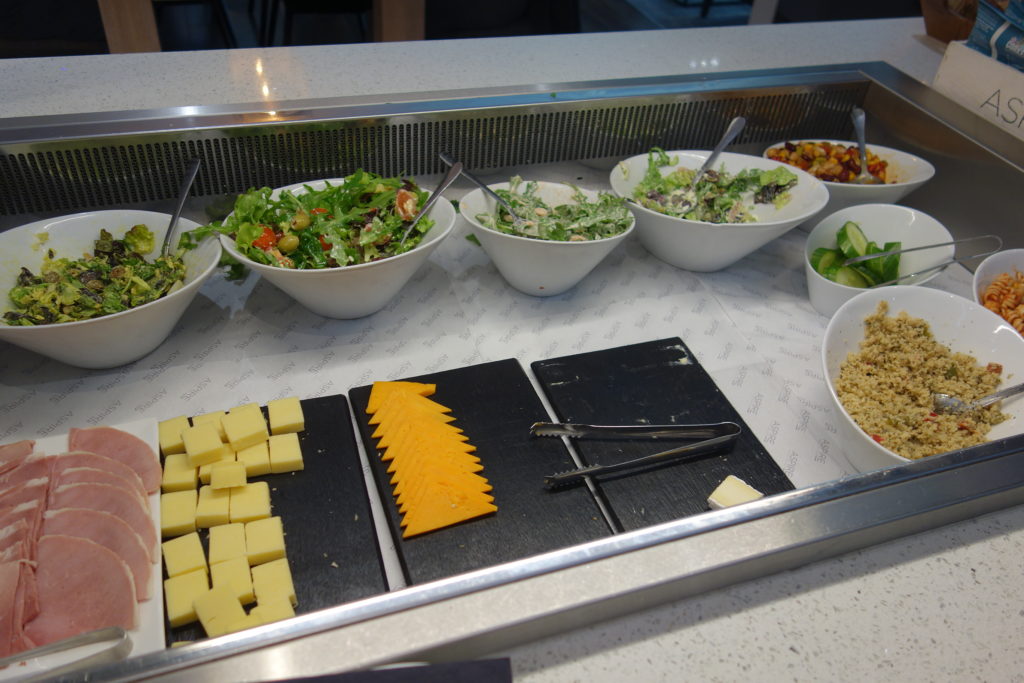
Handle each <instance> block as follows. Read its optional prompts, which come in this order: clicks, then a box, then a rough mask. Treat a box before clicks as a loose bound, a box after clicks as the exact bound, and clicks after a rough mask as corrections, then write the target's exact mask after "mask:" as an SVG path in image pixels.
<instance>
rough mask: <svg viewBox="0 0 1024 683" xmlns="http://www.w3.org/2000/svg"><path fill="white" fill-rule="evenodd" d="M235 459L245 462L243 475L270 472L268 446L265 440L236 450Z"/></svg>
mask: <svg viewBox="0 0 1024 683" xmlns="http://www.w3.org/2000/svg"><path fill="white" fill-rule="evenodd" d="M235 460H237V461H238V462H240V463H243V464H245V475H246V476H247V477H249V478H252V477H259V476H262V475H264V474H270V448H269V447H268V445H267V442H266V441H261V442H260V443H258V444H256V445H255V446H249V447H248V448H243V449H242V450H240V451H238V452H237V453H235Z"/></svg>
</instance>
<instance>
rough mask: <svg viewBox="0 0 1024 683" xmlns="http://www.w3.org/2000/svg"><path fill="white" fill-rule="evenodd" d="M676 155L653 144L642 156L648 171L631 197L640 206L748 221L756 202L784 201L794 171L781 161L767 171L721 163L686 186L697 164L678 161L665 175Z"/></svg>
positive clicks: (696, 218)
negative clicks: (731, 169) (738, 168)
mask: <svg viewBox="0 0 1024 683" xmlns="http://www.w3.org/2000/svg"><path fill="white" fill-rule="evenodd" d="M677 163H678V158H676V157H670V156H669V155H668V154H667V153H666V152H665V150H663V149H661V148H659V147H655V148H653V149H651V151H650V152H648V155H647V172H646V173H645V174H644V177H643V180H641V181H640V183H639V184H637V186H636V188H634V190H633V200H634V201H636V202H637V203H638V204H640V205H641V206H643V207H646V208H648V209H651V210H652V211H657V212H659V213H664V214H667V215H669V216H674V217H676V218H685V219H687V220H692V221H705V222H707V223H752V222H754V221H756V220H758V219H757V216H756V214H755V213H754V210H755V208H756V205H758V204H771V205H773V206H775V207H780V206H782V205H784V204H785V203H786V202H788V201H789V198H790V193H789V190H790V189H792V188H793V187H794V186H795V185H796V184H797V176H796V174H795V173H793V172H791V171H789V170H788V169H786V168H785V167H784V166H779V167H778V168H774V169H772V170H761V169H756V168H751V169H743V170H742V171H740V172H739V173H736V174H732V173H728V172H726V170H725V168H724V167H722V168H721V169H720V170H718V171H716V170H714V169H708V171H707V172H706V173H705V174H704V175H703V176H702V177H701V179H700V180H699V181H698V182H697V185H696V187H692V188H691V184H692V183H693V177H694V176H695V175H696V173H697V169H691V168H686V167H683V166H680V167H679V168H676V169H675V170H673V171H671V172H670V173H668V174H667V175H664V176H663V175H662V174H661V169H662V168H664V167H665V166H674V165H675V164H677Z"/></svg>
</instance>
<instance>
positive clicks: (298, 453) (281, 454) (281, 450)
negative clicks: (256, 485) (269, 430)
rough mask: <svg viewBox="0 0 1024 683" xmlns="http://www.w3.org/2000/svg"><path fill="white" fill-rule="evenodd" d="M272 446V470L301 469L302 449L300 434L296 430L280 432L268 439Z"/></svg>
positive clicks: (293, 470)
mask: <svg viewBox="0 0 1024 683" xmlns="http://www.w3.org/2000/svg"><path fill="white" fill-rule="evenodd" d="M268 444H269V448H270V471H271V472H273V473H274V474H280V473H282V472H295V471H297V470H301V469H302V468H303V467H304V465H303V462H302V449H301V448H300V447H299V435H298V434H296V433H295V432H288V433H287V434H278V435H277V436H272V437H270V439H269V440H268Z"/></svg>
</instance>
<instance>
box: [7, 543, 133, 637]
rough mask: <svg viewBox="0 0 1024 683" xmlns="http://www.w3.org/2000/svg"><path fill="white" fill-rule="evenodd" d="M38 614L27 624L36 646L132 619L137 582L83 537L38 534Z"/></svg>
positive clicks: (119, 563)
mask: <svg viewBox="0 0 1024 683" xmlns="http://www.w3.org/2000/svg"><path fill="white" fill-rule="evenodd" d="M38 558H39V559H38V564H37V567H36V583H37V590H38V594H39V614H38V615H37V616H36V617H35V618H34V619H33V620H31V621H29V622H28V623H27V624H26V626H25V635H26V636H27V637H28V638H29V639H30V640H31V641H32V642H33V643H35V644H36V645H37V646H42V645H46V644H48V643H53V642H56V641H58V640H63V639H64V638H70V637H71V636H74V635H77V634H79V633H85V632H87V631H92V630H95V629H99V628H106V627H108V626H120V627H122V628H124V629H132V628H134V627H135V623H136V615H135V612H136V608H135V583H134V581H133V579H132V575H131V571H130V570H129V569H128V565H126V564H125V563H124V561H122V560H121V558H119V557H118V556H117V555H116V554H115V553H113V552H111V551H110V550H108V549H106V548H104V547H103V546H101V545H99V544H98V543H95V542H93V541H90V540H88V539H85V538H77V537H74V536H63V535H59V534H58V535H53V536H50V535H45V536H41V537H40V538H39V550H38Z"/></svg>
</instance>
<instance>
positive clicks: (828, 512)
mask: <svg viewBox="0 0 1024 683" xmlns="http://www.w3.org/2000/svg"><path fill="white" fill-rule="evenodd" d="M1021 502H1024V436H1016V437H1012V438H1009V439H1004V440H1001V441H997V442H992V443H989V444H984V445H983V446H979V447H977V448H975V449H972V450H970V451H967V452H954V453H949V454H946V455H942V456H936V457H933V458H930V459H927V460H921V461H917V462H914V463H910V464H908V465H905V466H901V467H897V468H891V469H886V470H879V471H876V472H872V473H867V474H863V475H858V476H852V477H847V478H844V479H840V480H837V481H835V482H830V483H827V484H822V485H819V486H814V487H810V488H806V489H802V490H798V491H793V492H790V493H786V494H781V495H778V496H773V497H770V498H766V499H763V500H761V501H757V502H755V503H751V504H748V505H744V506H742V507H740V508H735V509H726V510H721V511H716V512H709V513H706V514H703V515H698V516H695V517H690V518H687V519H683V520H678V521H676V522H671V523H666V524H662V525H659V526H655V527H651V528H648V529H643V530H640V531H636V532H631V533H628V534H622V535H620V536H615V537H612V538H609V539H605V540H601V541H596V542H593V543H588V544H585V545H580V546H575V547H572V548H568V549H565V550H562V551H557V552H552V553H547V554H545V555H540V556H537V557H533V558H527V559H524V560H520V561H517V562H513V563H509V564H505V565H501V566H499V567H494V568H491V569H485V570H480V571H477V572H472V573H468V574H464V575H461V576H456V577H452V578H450V579H445V580H442V581H436V582H433V583H430V584H425V585H422V586H416V587H411V588H407V589H403V590H400V591H396V592H394V593H391V594H387V595H383V596H379V597H376V598H371V599H368V600H363V601H360V602H357V603H352V604H349V605H343V606H339V607H336V608H332V609H327V610H323V611H320V612H316V613H312V614H308V615H305V616H302V617H298V618H295V619H292V620H289V621H287V622H282V623H280V624H276V625H269V626H264V627H261V628H258V629H253V630H250V631H245V632H242V633H239V634H235V635H232V636H225V637H221V638H218V639H214V640H210V641H206V642H202V643H198V644H195V645H190V646H188V647H185V648H181V649H170V650H165V651H162V652H158V653H154V654H150V655H145V656H142V657H138V658H136V659H132V660H128V661H125V662H121V663H118V664H115V665H110V666H108V667H105V668H102V669H98V670H95V671H91V672H85V673H83V674H81V675H79V676H77V677H72V676H69V677H68V678H67V680H89V681H98V680H119V681H120V680H138V679H140V678H150V677H155V676H165V675H170V677H171V678H172V679H174V678H177V679H180V680H186V679H187V680H190V681H195V680H205V679H209V680H235V681H238V680H265V679H271V678H282V677H294V676H300V675H313V674H323V673H327V672H334V671H342V670H352V669H359V668H366V667H370V666H375V665H379V664H385V663H390V662H401V661H421V660H423V661H441V660H447V659H453V658H468V657H475V656H481V655H484V654H487V653H488V652H494V651H496V650H499V649H503V648H508V647H511V646H514V645H517V644H520V643H523V642H527V641H529V640H533V639H537V638H541V637H545V636H548V635H551V634H553V633H558V632H560V631H564V630H566V629H570V628H574V627H578V626H581V625H584V624H589V623H593V622H595V621H601V620H605V619H610V618H613V617H617V616H621V615H623V614H627V613H630V612H635V611H639V610H642V609H646V608H649V607H652V606H654V605H658V604H662V603H664V602H667V601H669V600H674V599H679V598H683V597H687V596H692V595H697V594H700V593H703V592H706V591H710V590H713V589H716V588H720V587H723V586H727V585H730V584H733V583H737V582H740V581H744V580H748V579H751V578H755V577H760V576H765V575H768V574H771V573H774V572H778V571H781V570H784V569H791V568H795V567H798V566H801V565H804V564H808V563H810V562H814V561H817V560H822V559H826V558H829V557H834V556H836V555H839V554H842V553H846V552H850V551H852V550H856V549H859V548H863V547H866V546H869V545H873V544H877V543H881V542H884V541H888V540H891V539H894V538H898V537H900V536H904V535H907V534H911V533H915V532H919V531H923V530H926V529H931V528H935V527H938V526H942V525H945V524H949V523H952V522H955V521H959V520H962V519H966V518H969V517H973V516H977V515H979V514H983V513H985V512H990V511H992V510H996V509H1000V508H1004V507H1009V506H1011V505H1016V504H1019V503H1021ZM439 624H444V629H440V628H439V627H438V625H439Z"/></svg>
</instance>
